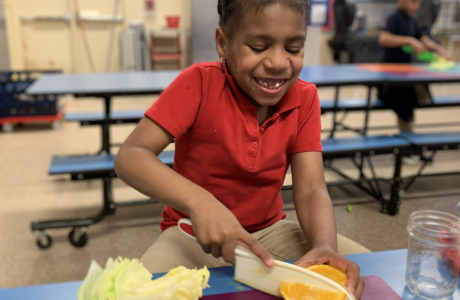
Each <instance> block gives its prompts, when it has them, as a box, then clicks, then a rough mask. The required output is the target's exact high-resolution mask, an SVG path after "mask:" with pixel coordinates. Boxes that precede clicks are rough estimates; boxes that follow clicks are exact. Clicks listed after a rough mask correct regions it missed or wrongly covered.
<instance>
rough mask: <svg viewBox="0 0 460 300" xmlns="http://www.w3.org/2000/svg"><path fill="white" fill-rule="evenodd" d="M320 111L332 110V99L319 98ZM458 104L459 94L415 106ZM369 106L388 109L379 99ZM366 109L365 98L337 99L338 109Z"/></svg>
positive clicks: (430, 106) (459, 104)
mask: <svg viewBox="0 0 460 300" xmlns="http://www.w3.org/2000/svg"><path fill="white" fill-rule="evenodd" d="M320 106H321V113H326V112H331V111H334V100H321V101H320ZM453 106H460V95H452V96H438V97H434V98H433V103H432V104H430V105H419V106H417V108H432V107H453ZM370 108H371V109H372V110H379V109H389V108H388V107H386V106H385V103H384V102H383V101H382V100H379V99H371V105H370ZM366 109H367V100H366V99H348V100H339V102H338V106H337V110H338V111H362V110H366Z"/></svg>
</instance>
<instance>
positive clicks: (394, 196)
mask: <svg viewBox="0 0 460 300" xmlns="http://www.w3.org/2000/svg"><path fill="white" fill-rule="evenodd" d="M402 158H403V154H402V153H399V152H398V153H395V169H394V175H393V180H392V184H391V195H390V201H389V202H388V204H387V207H386V208H387V212H388V214H389V215H390V216H394V215H396V214H397V213H398V211H399V205H400V204H401V195H400V193H399V191H400V189H401V181H402V180H401V168H402Z"/></svg>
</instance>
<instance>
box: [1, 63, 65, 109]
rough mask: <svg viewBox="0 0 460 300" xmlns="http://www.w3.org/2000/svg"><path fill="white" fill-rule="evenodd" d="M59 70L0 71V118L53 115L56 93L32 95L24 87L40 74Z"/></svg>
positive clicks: (56, 100)
mask: <svg viewBox="0 0 460 300" xmlns="http://www.w3.org/2000/svg"><path fill="white" fill-rule="evenodd" d="M45 73H46V74H50V73H60V71H42V70H33V71H0V118H5V117H21V116H24V117H25V116H43V115H55V114H56V113H57V112H58V108H59V106H58V105H59V103H58V96H57V95H40V96H32V95H27V94H26V93H25V91H26V89H27V88H28V87H29V86H30V85H31V84H32V83H33V82H34V81H35V80H36V79H37V78H39V77H40V76H41V75H43V74H45Z"/></svg>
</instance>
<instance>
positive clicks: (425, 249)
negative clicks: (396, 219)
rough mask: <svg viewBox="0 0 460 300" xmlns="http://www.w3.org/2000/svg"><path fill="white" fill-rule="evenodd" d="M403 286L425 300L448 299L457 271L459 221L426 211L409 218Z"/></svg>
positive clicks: (459, 264) (458, 269)
mask: <svg viewBox="0 0 460 300" xmlns="http://www.w3.org/2000/svg"><path fill="white" fill-rule="evenodd" d="M407 231H408V232H409V248H408V251H407V268H406V284H407V287H408V288H409V290H410V291H411V292H412V293H414V294H415V295H417V296H419V297H422V298H426V299H448V298H449V297H451V296H452V294H453V293H454V292H455V289H456V288H457V281H458V275H459V271H460V218H458V217H456V216H454V215H451V214H448V213H443V212H438V211H432V210H425V211H417V212H414V213H412V214H411V215H410V218H409V225H408V226H407Z"/></svg>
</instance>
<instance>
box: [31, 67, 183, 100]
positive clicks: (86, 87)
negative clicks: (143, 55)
mask: <svg viewBox="0 0 460 300" xmlns="http://www.w3.org/2000/svg"><path fill="white" fill-rule="evenodd" d="M180 73H181V71H180V70H171V71H152V72H130V73H96V74H45V75H43V76H42V77H40V78H39V79H38V80H36V81H35V82H34V83H33V84H32V85H31V86H30V87H29V88H28V89H27V90H26V92H27V93H28V94H31V95H43V94H74V95H78V94H83V95H88V96H97V95H101V96H104V95H133V94H156V93H160V92H162V91H164V90H165V89H166V88H167V87H168V86H169V85H170V84H171V82H173V80H174V79H176V77H177V76H179V74H180Z"/></svg>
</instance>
